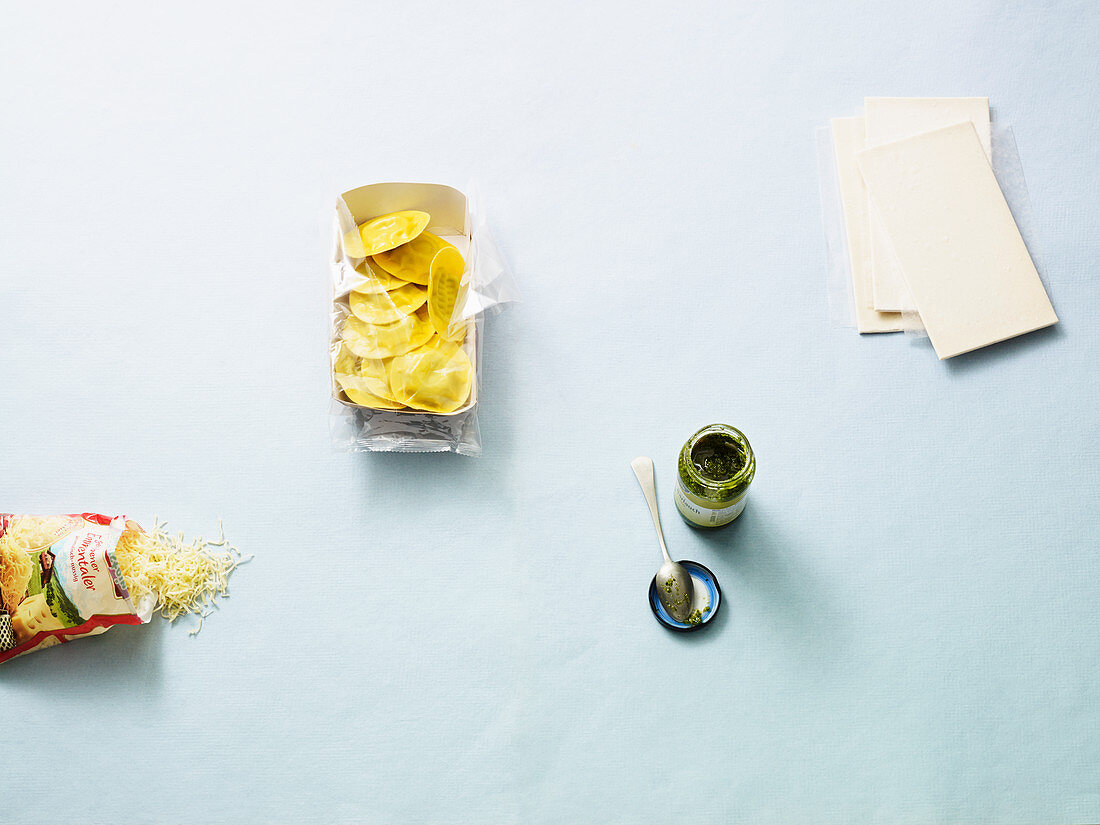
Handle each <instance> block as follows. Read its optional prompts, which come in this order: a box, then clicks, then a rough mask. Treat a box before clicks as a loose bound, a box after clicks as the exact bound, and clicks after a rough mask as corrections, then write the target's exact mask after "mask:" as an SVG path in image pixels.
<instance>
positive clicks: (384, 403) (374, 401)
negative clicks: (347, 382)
mask: <svg viewBox="0 0 1100 825" xmlns="http://www.w3.org/2000/svg"><path fill="white" fill-rule="evenodd" d="M344 395H346V396H347V397H348V398H349V399H351V403H353V404H358V405H359V406H360V407H371V408H372V409H375V410H403V409H405V405H404V404H398V403H397V402H396V401H389V400H387V399H385V398H379V397H378V396H377V395H371V394H370V393H369V392H364V391H363V390H357V389H355V388H353V387H345V388H344Z"/></svg>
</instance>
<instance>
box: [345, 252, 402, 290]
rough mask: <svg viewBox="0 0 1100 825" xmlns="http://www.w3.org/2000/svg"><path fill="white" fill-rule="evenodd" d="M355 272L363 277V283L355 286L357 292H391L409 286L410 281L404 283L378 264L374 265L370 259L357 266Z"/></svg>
mask: <svg viewBox="0 0 1100 825" xmlns="http://www.w3.org/2000/svg"><path fill="white" fill-rule="evenodd" d="M355 271H356V272H358V273H359V274H360V275H362V276H363V280H362V282H360V283H358V284H356V286H355V291H356V292H365V293H368V294H376V293H379V292H390V291H392V290H394V289H400V288H401V287H403V286H406V285H407V284H408V281H402V280H401V279H400V278H396V277H394V276H393V275H391V274H390V273H388V272H386V270H384V269H383V268H382V267H380V266H378V264H376V263H374V262H373V261H372V260H371V259H370V258H367V259H366V260H365V261H363V262H362V263H360V264H359V265H358V266H356V267H355Z"/></svg>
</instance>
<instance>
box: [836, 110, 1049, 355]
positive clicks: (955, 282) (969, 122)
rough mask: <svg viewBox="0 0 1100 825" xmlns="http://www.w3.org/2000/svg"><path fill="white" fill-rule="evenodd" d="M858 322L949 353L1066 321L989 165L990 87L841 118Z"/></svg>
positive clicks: (840, 168) (839, 140)
mask: <svg viewBox="0 0 1100 825" xmlns="http://www.w3.org/2000/svg"><path fill="white" fill-rule="evenodd" d="M831 125H832V137H833V150H834V152H835V155H836V168H837V175H838V179H839V185H840V197H841V202H842V205H843V209H844V224H845V227H844V228H845V234H846V239H847V244H848V259H849V263H850V266H851V278H852V293H853V297H854V299H855V310H856V326H857V328H858V329H859V331H860V332H895V331H899V330H903V329H908V328H914V327H915V328H917V329H919V328H920V327H921V326H923V328H924V329H925V330H926V331H927V333H928V337H929V339H930V340H931V342H932V346H933V347H934V348H935V351H936V354H937V355H938V356H939V357H940V358H941V359H944V358H950V357H952V356H954V355H959V354H961V353H964V352H969V351H971V350H974V349H978V348H979V347H984V346H987V345H989V344H994V343H997V342H998V341H1004V340H1005V339H1008V338H1012V337H1015V336H1017V335H1022V334H1024V333H1027V332H1031V331H1033V330H1036V329H1040V328H1042V327H1047V326H1050V325H1051V324H1055V323H1057V322H1058V317H1057V316H1056V315H1055V314H1054V309H1053V307H1052V306H1051V304H1050V299H1049V298H1048V297H1047V294H1046V290H1045V289H1044V287H1043V283H1042V281H1041V280H1040V278H1039V274H1038V272H1037V271H1036V269H1035V264H1034V263H1033V262H1032V259H1031V256H1030V255H1029V254H1028V251H1027V247H1026V246H1025V245H1024V241H1023V238H1022V237H1021V235H1020V231H1019V229H1018V228H1017V226H1016V222H1015V220H1014V219H1013V217H1012V212H1011V211H1010V209H1009V206H1008V203H1007V201H1006V200H1005V197H1004V194H1003V193H1002V191H1001V188H1000V186H999V185H998V183H997V179H996V177H995V176H994V174H993V168H992V163H991V160H992V151H991V145H990V120H989V100H988V98H984V97H957V98H892V97H869V98H865V99H864V115H863V117H845V118H836V119H834V120H833V121H832V124H831Z"/></svg>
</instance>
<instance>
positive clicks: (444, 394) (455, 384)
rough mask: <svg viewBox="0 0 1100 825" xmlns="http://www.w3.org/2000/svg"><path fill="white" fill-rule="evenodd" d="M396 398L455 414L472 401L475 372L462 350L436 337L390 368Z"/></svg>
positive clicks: (429, 410)
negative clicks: (470, 399)
mask: <svg viewBox="0 0 1100 825" xmlns="http://www.w3.org/2000/svg"><path fill="white" fill-rule="evenodd" d="M386 374H387V375H388V376H389V380H390V389H391V391H392V392H393V396H394V398H396V399H397V400H398V401H401V402H403V403H405V404H407V405H408V406H410V407H415V408H416V409H418V410H427V411H428V412H437V413H449V412H454V411H455V410H457V409H458V408H459V407H461V406H462V405H463V404H465V403H466V400H467V399H468V398H469V397H470V390H471V388H472V387H473V374H474V368H473V365H472V364H471V363H470V359H469V357H468V356H467V355H466V353H465V352H464V351H463V350H462V348H461V347H460V346H459V345H458V344H455V343H453V342H451V341H447V340H445V339H443V338H440V337H439V336H438V335H437V336H434V337H433V338H432V339H431V340H430V341H429V342H428V343H427V344H425V345H424V346H422V347H419V348H417V349H415V350H412V351H411V352H407V353H404V354H403V355H399V356H397V357H395V358H393V359H391V360H390V361H389V362H388V363H387V364H386Z"/></svg>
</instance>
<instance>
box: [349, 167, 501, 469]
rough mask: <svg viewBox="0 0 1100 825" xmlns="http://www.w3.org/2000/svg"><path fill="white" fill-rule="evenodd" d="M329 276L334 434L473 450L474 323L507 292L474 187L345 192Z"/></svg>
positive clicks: (353, 441) (412, 448) (405, 448)
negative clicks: (471, 193) (470, 190)
mask: <svg viewBox="0 0 1100 825" xmlns="http://www.w3.org/2000/svg"><path fill="white" fill-rule="evenodd" d="M421 216H425V217H421ZM395 241H396V243H395ZM382 247H385V248H382ZM332 283H333V310H332V327H331V339H330V365H331V373H332V395H333V412H332V423H333V438H334V441H335V443H336V444H337V445H339V446H343V447H346V448H348V449H351V450H356V451H387V452H442V451H451V452H456V453H460V454H462V455H479V454H480V453H481V436H480V432H479V429H478V423H477V406H478V389H479V386H478V385H479V373H480V369H479V367H480V364H479V361H480V358H481V337H482V335H481V333H482V325H483V323H484V320H485V317H486V316H487V315H488V314H491V313H495V312H497V311H499V310H500V309H502V308H503V307H504V306H506V305H507V304H509V303H512V302H514V301H515V300H517V295H516V291H515V287H514V285H513V283H512V277H511V273H510V272H509V271H508V268H507V266H506V265H505V264H504V261H503V258H502V257H501V255H500V253H499V252H498V251H497V249H496V246H495V244H494V243H493V240H492V237H491V236H490V234H489V231H488V228H487V227H486V225H485V222H484V220H483V219H482V218H481V217H480V216H479V214H478V213H477V211H476V209H475V208H474V203H473V199H472V198H469V197H467V196H466V195H464V194H463V193H462V192H460V191H459V190H457V189H454V188H452V187H449V186H442V185H439V184H418V183H379V184H374V185H371V186H363V187H360V188H358V189H353V190H351V191H349V192H345V193H344V194H343V195H341V196H340V198H339V199H338V200H337V204H336V243H335V245H334V252H333V260H332Z"/></svg>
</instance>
